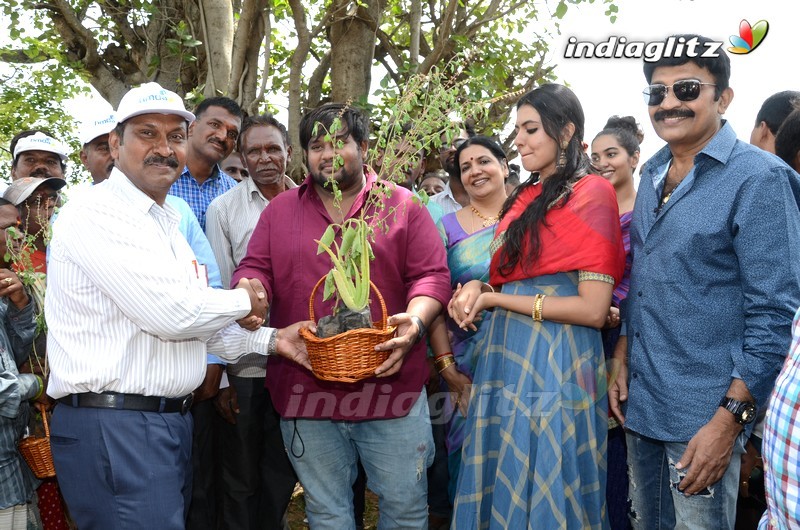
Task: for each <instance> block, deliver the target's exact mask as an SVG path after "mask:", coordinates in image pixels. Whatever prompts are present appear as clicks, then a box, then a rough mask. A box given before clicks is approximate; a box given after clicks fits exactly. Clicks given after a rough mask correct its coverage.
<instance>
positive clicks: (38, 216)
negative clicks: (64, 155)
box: [3, 177, 67, 272]
mask: <svg viewBox="0 0 800 530" xmlns="http://www.w3.org/2000/svg"><path fill="white" fill-rule="evenodd" d="M66 185H67V181H66V180H64V179H63V178H58V177H48V178H40V177H23V178H18V179H16V180H14V181H12V182H11V185H10V186H9V187H8V188H6V190H5V192H4V193H3V198H4V199H5V200H7V201H8V202H10V203H11V204H13V205H14V206H16V207H17V210H18V211H19V218H20V229H21V231H22V232H23V233H24V234H27V236H28V241H27V242H26V243H25V244H24V245H23V246H22V247H21V248H18V249H16V250H15V251H14V252H16V253H18V254H19V255H17V256H14V259H15V261H18V262H20V263H21V266H22V267H25V268H28V267H30V268H31V269H32V271H31V272H33V271H35V272H46V271H47V263H46V261H47V254H46V250H45V249H46V246H47V243H46V240H47V236H48V235H49V230H48V227H49V223H50V218H51V217H53V213H54V212H55V207H56V205H57V204H58V202H59V191H60V190H61V188H63V187H64V186H66ZM22 254H25V255H24V256H23V255H22Z"/></svg>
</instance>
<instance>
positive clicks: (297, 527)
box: [289, 485, 378, 530]
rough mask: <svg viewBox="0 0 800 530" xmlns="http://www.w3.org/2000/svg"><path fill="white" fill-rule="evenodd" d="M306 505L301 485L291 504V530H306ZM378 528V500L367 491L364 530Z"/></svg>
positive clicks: (296, 490)
mask: <svg viewBox="0 0 800 530" xmlns="http://www.w3.org/2000/svg"><path fill="white" fill-rule="evenodd" d="M305 509H306V503H305V500H304V498H303V488H301V487H300V486H299V485H298V486H297V488H296V489H295V491H294V496H293V497H292V502H291V504H289V528H290V529H291V530H305V529H306V528H308V523H306V522H304V520H305V518H306V511H305ZM377 527H378V498H377V497H376V496H375V494H374V493H372V492H371V491H369V490H367V497H366V508H365V509H364V530H375V528H377Z"/></svg>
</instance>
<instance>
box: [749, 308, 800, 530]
mask: <svg viewBox="0 0 800 530" xmlns="http://www.w3.org/2000/svg"><path fill="white" fill-rule="evenodd" d="M793 329H794V339H793V341H792V347H791V349H790V351H789V356H788V357H787V359H786V362H785V363H784V365H783V370H781V374H780V375H779V376H778V380H777V381H776V382H775V390H774V391H773V392H772V399H771V400H770V404H769V409H768V410H767V419H766V422H765V425H764V473H765V479H764V482H765V484H764V485H765V487H766V490H767V511H766V512H765V513H764V516H763V517H762V518H761V524H760V525H759V529H761V530H765V529H770V530H772V529H776V530H786V529H800V310H798V312H797V313H796V314H795V316H794V327H793Z"/></svg>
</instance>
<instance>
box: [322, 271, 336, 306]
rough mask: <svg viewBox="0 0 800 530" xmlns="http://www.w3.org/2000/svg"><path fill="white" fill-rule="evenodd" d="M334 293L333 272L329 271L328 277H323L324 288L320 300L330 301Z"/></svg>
mask: <svg viewBox="0 0 800 530" xmlns="http://www.w3.org/2000/svg"><path fill="white" fill-rule="evenodd" d="M334 292H336V283H335V282H334V280H333V271H330V272H328V275H327V276H325V287H324V289H323V291H322V299H323V300H330V299H331V296H333V293H334Z"/></svg>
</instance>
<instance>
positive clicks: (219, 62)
mask: <svg viewBox="0 0 800 530" xmlns="http://www.w3.org/2000/svg"><path fill="white" fill-rule="evenodd" d="M197 10H198V17H199V22H200V27H199V28H195V29H199V30H200V31H199V33H197V39H198V40H201V41H203V44H202V45H201V46H202V47H203V50H204V51H205V56H206V73H205V80H204V82H205V88H204V89H203V95H204V96H205V97H207V98H210V97H215V96H222V95H227V94H228V82H229V81H230V78H231V49H232V48H233V6H232V5H231V1H230V0H197ZM201 82H203V80H201Z"/></svg>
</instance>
